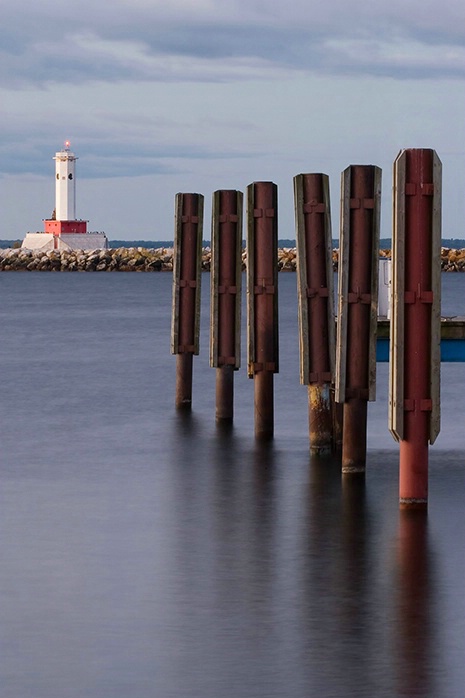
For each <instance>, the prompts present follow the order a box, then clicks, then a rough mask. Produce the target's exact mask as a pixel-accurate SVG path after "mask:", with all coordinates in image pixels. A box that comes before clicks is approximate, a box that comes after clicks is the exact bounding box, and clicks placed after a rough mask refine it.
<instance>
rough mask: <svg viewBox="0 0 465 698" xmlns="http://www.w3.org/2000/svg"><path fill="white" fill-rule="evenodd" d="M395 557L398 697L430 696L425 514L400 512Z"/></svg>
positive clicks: (428, 549)
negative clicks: (396, 566)
mask: <svg viewBox="0 0 465 698" xmlns="http://www.w3.org/2000/svg"><path fill="white" fill-rule="evenodd" d="M397 553H398V554H397V565H398V568H397V585H396V586H397V594H398V601H397V608H398V621H397V624H396V627H397V631H398V632H397V633H396V637H395V639H394V645H395V649H396V652H397V661H396V666H397V668H398V676H397V681H398V691H399V695H401V696H430V695H431V696H434V695H437V694H436V693H435V691H434V688H435V687H434V684H433V677H434V674H435V671H436V670H437V666H436V663H437V660H436V661H435V657H434V647H435V644H436V642H438V638H434V637H433V633H434V628H435V622H434V619H433V617H432V616H433V613H434V609H435V607H436V604H435V602H434V599H433V590H434V583H433V581H432V578H433V576H434V568H433V564H432V551H431V546H430V543H429V539H428V519H427V516H426V513H425V512H422V511H408V510H407V511H401V512H400V518H399V538H398V551H397Z"/></svg>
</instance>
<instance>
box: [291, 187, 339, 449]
mask: <svg viewBox="0 0 465 698" xmlns="http://www.w3.org/2000/svg"><path fill="white" fill-rule="evenodd" d="M294 203H295V220H296V243H297V292H298V301H299V302H298V309H299V337H300V382H301V383H302V384H303V385H308V408H309V409H308V417H309V438H310V451H311V452H312V453H315V454H324V453H328V452H330V451H331V447H332V445H333V442H334V433H333V423H334V421H333V420H334V417H335V414H334V409H332V408H333V407H334V401H333V400H332V395H333V391H332V383H333V376H334V351H335V345H334V296H333V265H332V235H331V215H330V200H329V178H328V175H325V174H300V175H296V176H295V177H294Z"/></svg>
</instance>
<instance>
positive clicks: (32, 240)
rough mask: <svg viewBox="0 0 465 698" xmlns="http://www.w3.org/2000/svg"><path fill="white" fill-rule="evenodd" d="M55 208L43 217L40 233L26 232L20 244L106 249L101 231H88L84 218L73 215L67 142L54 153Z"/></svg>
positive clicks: (72, 167) (71, 166)
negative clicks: (48, 216)
mask: <svg viewBox="0 0 465 698" xmlns="http://www.w3.org/2000/svg"><path fill="white" fill-rule="evenodd" d="M53 159H54V160H55V210H54V212H53V214H52V217H51V218H47V219H45V220H44V224H45V229H44V232H43V233H27V235H26V237H25V238H24V240H23V242H22V245H21V247H22V248H26V249H30V250H36V249H43V250H50V249H55V250H96V249H107V248H108V238H107V236H106V235H105V233H88V232H87V221H85V220H82V219H77V218H76V166H75V163H76V160H77V157H76V156H75V154H74V153H73V152H71V150H70V142H69V141H66V142H65V147H64V148H63V149H62V150H60V151H59V152H58V153H55V157H54V158H53Z"/></svg>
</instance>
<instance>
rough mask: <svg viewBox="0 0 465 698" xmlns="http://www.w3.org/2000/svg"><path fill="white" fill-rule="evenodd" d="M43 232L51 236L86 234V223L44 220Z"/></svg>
mask: <svg viewBox="0 0 465 698" xmlns="http://www.w3.org/2000/svg"><path fill="white" fill-rule="evenodd" d="M44 223H45V232H46V233H52V235H63V234H64V233H65V234H66V233H87V221H56V220H53V219H49V220H45V221H44Z"/></svg>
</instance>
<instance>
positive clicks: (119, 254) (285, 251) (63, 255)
mask: <svg viewBox="0 0 465 698" xmlns="http://www.w3.org/2000/svg"><path fill="white" fill-rule="evenodd" d="M380 256H381V257H385V258H387V259H389V258H390V256H391V251H390V250H380ZM338 261H339V250H337V249H336V250H333V269H334V270H335V271H336V270H337V267H338ZM246 263H247V251H246V250H243V251H242V267H243V269H245V266H246ZM210 266H211V250H210V248H208V247H206V248H204V249H203V250H202V269H203V270H204V271H209V270H210ZM278 269H279V271H291V272H292V271H296V269H297V251H296V248H295V247H284V248H280V249H279V250H278ZM441 269H442V271H451V272H458V271H464V272H465V249H462V250H455V249H449V248H445V247H444V248H442V250H441ZM0 271H136V272H153V271H170V272H172V271H173V250H172V248H167V247H161V248H157V249H147V248H145V247H118V248H115V249H109V250H85V251H84V250H48V251H47V252H43V251H40V250H25V249H6V250H0Z"/></svg>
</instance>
